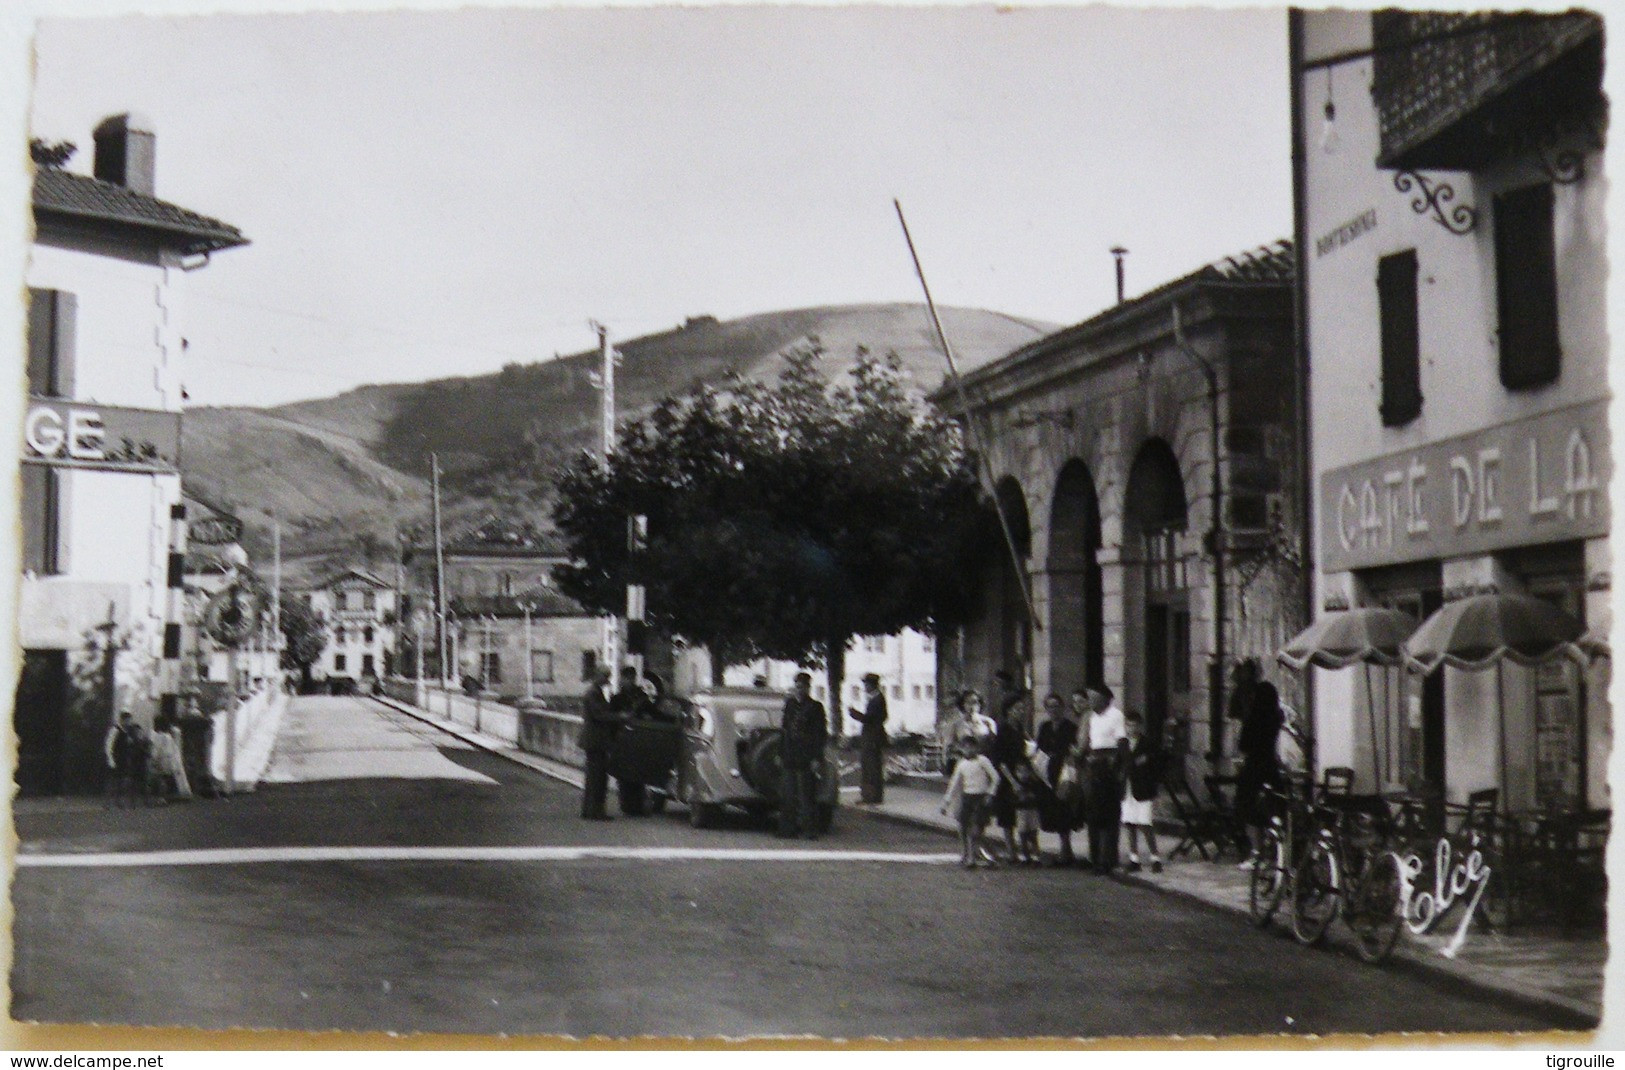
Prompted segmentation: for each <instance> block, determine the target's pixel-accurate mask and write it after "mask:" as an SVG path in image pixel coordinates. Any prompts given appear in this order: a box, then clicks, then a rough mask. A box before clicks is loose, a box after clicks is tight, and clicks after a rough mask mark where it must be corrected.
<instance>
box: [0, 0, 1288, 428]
mask: <svg viewBox="0 0 1625 1070" xmlns="http://www.w3.org/2000/svg"><path fill="white" fill-rule="evenodd" d="M55 7H56V9H57V10H63V8H64V5H62V4H57V5H55ZM34 47H35V61H36V67H35V77H34V83H33V94H32V98H31V104H30V108H29V119H28V121H29V124H30V127H31V130H32V132H33V133H34V134H36V135H38V136H42V137H45V138H47V139H49V140H53V141H57V140H70V141H74V142H76V143H78V144H79V146H80V152H79V154H78V156H77V157H75V159H74V160H73V162H72V163H70V164H69V168H70V170H79V171H88V170H89V168H90V165H91V155H92V154H91V149H92V142H91V137H90V132H91V130H92V128H93V127H94V126H95V125H96V124H97V122H98V121H99V120H100V119H102V118H103V117H105V116H107V115H111V114H116V113H118V112H122V111H129V110H134V111H138V112H141V113H142V114H144V115H146V116H147V117H149V118H150V119H151V120H152V121H153V123H154V126H155V129H156V133H157V146H158V147H157V156H158V165H157V193H158V196H160V197H162V198H164V199H166V200H170V201H173V202H175V203H178V204H180V205H182V206H184V207H187V208H190V209H193V210H195V211H199V212H202V213H204V214H206V215H211V216H215V217H217V218H220V219H223V220H225V221H227V222H229V223H232V224H234V225H236V226H238V227H240V228H241V229H242V230H243V231H244V233H245V234H247V235H248V237H249V238H250V239H251V240H252V244H251V245H249V246H248V247H246V248H242V249H235V250H229V251H226V252H222V253H219V254H217V255H216V256H215V258H214V260H213V262H212V263H211V264H210V265H209V266H208V267H207V268H206V269H205V270H203V271H200V272H197V273H195V274H193V275H191V276H189V277H188V278H187V280H186V281H187V286H188V288H189V290H188V292H189V298H188V309H187V315H186V327H185V334H186V337H187V339H188V342H189V343H190V348H189V351H188V369H187V373H186V384H185V385H186V387H187V390H188V393H189V395H190V398H191V402H190V403H191V404H193V405H206V404H255V405H262V404H277V403H282V402H286V401H291V400H295V399H300V398H308V397H317V396H325V395H330V394H334V393H338V392H340V391H342V390H345V389H349V388H351V387H353V386H356V385H359V384H362V383H368V382H394V381H404V380H422V379H430V378H436V377H441V376H448V375H460V374H480V373H483V372H487V371H492V370H495V369H497V368H500V367H501V366H502V365H503V364H505V363H509V362H515V361H518V362H531V361H536V360H543V359H548V358H550V357H552V356H553V355H554V354H555V353H560V352H563V353H570V352H578V351H580V350H583V349H586V348H589V347H590V346H591V345H592V344H593V343H594V335H593V332H592V329H591V327H590V326H589V321H591V320H599V321H602V322H604V323H605V324H607V325H608V326H609V327H610V329H611V331H612V333H613V335H614V336H615V337H618V338H623V339H624V338H629V337H635V336H637V335H640V334H645V333H649V332H651V331H656V330H661V329H666V328H669V327H672V326H675V325H677V324H679V323H681V322H682V321H683V320H684V319H685V318H686V317H688V316H693V315H699V314H711V315H715V316H718V317H721V318H730V317H734V316H741V315H748V314H752V313H757V312H766V311H773V310H778V309H787V308H799V307H805V306H811V305H824V304H838V303H861V302H891V301H918V300H920V290H919V283H918V281H917V280H916V278H915V276H914V274H913V268H912V265H911V263H910V261H909V259H908V252H907V248H906V246H905V245H904V243H903V238H902V234H901V231H900V229H899V227H898V223H897V219H896V216H895V214H894V211H893V207H892V199H893V198H894V197H895V198H898V199H899V200H900V201H901V203H902V205H903V208H904V210H905V212H906V213H907V215H908V219H909V225H910V227H911V229H912V230H913V233H914V237H915V241H916V243H917V245H918V247H919V251H920V255H921V257H922V259H923V261H924V266H925V270H926V274H927V277H928V279H929V281H930V283H931V288H932V292H933V295H934V296H935V297H936V299H937V300H938V301H939V302H941V303H943V304H947V305H956V306H968V307H978V308H986V309H991V310H995V311H998V312H1004V313H1009V314H1012V315H1017V316H1024V317H1031V318H1035V319H1040V320H1046V321H1050V322H1054V323H1057V324H1065V323H1073V322H1077V321H1079V320H1082V319H1086V318H1088V317H1089V316H1090V315H1092V314H1094V313H1095V312H1098V311H1099V310H1100V309H1102V308H1104V307H1106V306H1107V305H1109V304H1110V303H1112V301H1113V299H1114V296H1115V294H1114V287H1115V283H1114V277H1113V267H1112V258H1111V255H1110V253H1109V250H1110V249H1111V247H1112V246H1114V245H1121V246H1125V247H1127V248H1128V249H1129V255H1128V259H1127V272H1128V289H1129V292H1130V294H1133V293H1135V292H1139V291H1141V290H1146V289H1150V288H1152V287H1154V286H1156V285H1158V284H1159V283H1161V282H1164V281H1166V280H1168V279H1171V278H1174V277H1177V276H1179V275H1181V274H1184V273H1186V272H1188V271H1191V270H1194V269H1195V268H1197V267H1199V266H1200V265H1202V264H1203V263H1206V262H1208V261H1211V260H1214V259H1217V258H1219V257H1222V256H1225V255H1228V254H1231V253H1235V252H1239V251H1241V250H1244V249H1248V248H1252V247H1256V246H1258V245H1262V244H1265V243H1267V242H1271V241H1274V240H1276V239H1280V238H1285V237H1288V236H1289V235H1290V233H1291V169H1290V158H1289V146H1288V125H1287V124H1288V108H1287V92H1288V81H1287V74H1286V63H1287V56H1286V16H1285V12H1284V9H1259V10H1207V11H1202V10H1173V9H1149V10H1147V9H1138V10H1136V9H1112V8H1102V7H1089V8H1026V9H1023V8H1015V9H1005V10H1003V11H995V10H994V9H992V8H948V7H916V8H834V7H830V8H820V7H806V8H749V7H745V8H741V7H732V8H687V9H682V8H655V9H624V8H609V9H599V8H578V9H562V10H561V9H551V10H541V9H484V10H481V9H470V10H460V11H449V10H446V11H411V12H391V13H378V12H351V13H340V14H336V13H332V12H318V13H308V14H273V15H242V14H212V15H203V16H184V17H183V16H171V17H116V18H87V17H71V18H70V17H51V18H46V19H44V20H42V21H41V22H40V24H39V29H38V33H37V36H36V38H35V42H34Z"/></svg>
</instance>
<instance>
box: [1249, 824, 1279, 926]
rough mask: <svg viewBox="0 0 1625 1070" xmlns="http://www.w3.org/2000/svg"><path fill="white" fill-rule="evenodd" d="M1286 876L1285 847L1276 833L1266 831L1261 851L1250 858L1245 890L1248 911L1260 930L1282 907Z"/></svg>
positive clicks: (1269, 830) (1271, 830)
mask: <svg viewBox="0 0 1625 1070" xmlns="http://www.w3.org/2000/svg"><path fill="white" fill-rule="evenodd" d="M1287 876H1288V872H1287V865H1286V844H1285V843H1283V842H1282V840H1281V834H1280V832H1279V831H1277V830H1276V829H1273V828H1271V829H1267V830H1266V831H1265V832H1264V846H1263V849H1262V850H1260V851H1259V852H1258V854H1257V855H1256V856H1255V857H1254V858H1253V872H1252V879H1251V881H1250V882H1249V883H1248V887H1247V909H1248V911H1249V912H1250V913H1251V914H1252V918H1253V924H1254V925H1256V926H1258V927H1259V928H1260V929H1262V928H1263V927H1264V926H1266V925H1268V924H1269V923H1270V919H1271V918H1273V917H1274V916H1275V911H1276V909H1277V908H1278V907H1279V906H1280V905H1281V895H1282V893H1283V892H1284V891H1285V890H1286V886H1287Z"/></svg>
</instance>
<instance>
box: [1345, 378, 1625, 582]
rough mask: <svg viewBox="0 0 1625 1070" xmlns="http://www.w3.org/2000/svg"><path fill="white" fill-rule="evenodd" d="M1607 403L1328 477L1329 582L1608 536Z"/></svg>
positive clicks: (1562, 411)
mask: <svg viewBox="0 0 1625 1070" xmlns="http://www.w3.org/2000/svg"><path fill="white" fill-rule="evenodd" d="M1610 473H1611V465H1610V460H1609V451H1608V403H1607V402H1606V401H1594V402H1587V403H1586V404H1583V405H1575V406H1571V407H1569V408H1566V409H1558V410H1557V411H1555V412H1548V413H1542V414H1541V415H1539V416H1532V417H1529V418H1528V419H1525V420H1516V421H1513V422H1512V423H1506V424H1500V425H1498V426H1496V427H1491V428H1487V429H1485V430H1483V431H1478V432H1475V433H1473V434H1471V435H1462V436H1460V437H1457V438H1450V439H1443V440H1441V441H1439V442H1431V443H1428V444H1427V445H1425V446H1421V447H1418V448H1417V449H1415V450H1409V451H1406V452H1403V453H1393V454H1388V455H1387V456H1384V457H1379V458H1377V459H1375V460H1370V461H1362V462H1361V463H1359V464H1354V465H1349V466H1348V467H1346V468H1338V469H1333V470H1332V471H1329V472H1326V473H1324V474H1323V475H1322V476H1321V477H1320V503H1319V505H1320V555H1321V568H1322V569H1323V570H1324V571H1326V572H1342V571H1345V570H1348V569H1356V568H1371V567H1374V566H1378V565H1390V564H1398V563H1400V562H1404V561H1422V560H1427V559H1430V558H1441V557H1458V556H1466V555H1469V554H1480V553H1488V552H1490V551H1492V550H1499V549H1504V548H1506V547H1511V546H1528V545H1533V544H1536V543H1543V542H1556V541H1559V540H1563V539H1586V538H1595V537H1598V536H1602V535H1606V534H1608V513H1609V510H1608V480H1609V476H1610Z"/></svg>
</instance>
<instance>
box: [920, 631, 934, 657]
mask: <svg viewBox="0 0 1625 1070" xmlns="http://www.w3.org/2000/svg"><path fill="white" fill-rule="evenodd" d="M920 649H921V650H923V651H925V652H926V653H927V654H935V653H936V652H937V637H936V636H934V635H922V636H920Z"/></svg>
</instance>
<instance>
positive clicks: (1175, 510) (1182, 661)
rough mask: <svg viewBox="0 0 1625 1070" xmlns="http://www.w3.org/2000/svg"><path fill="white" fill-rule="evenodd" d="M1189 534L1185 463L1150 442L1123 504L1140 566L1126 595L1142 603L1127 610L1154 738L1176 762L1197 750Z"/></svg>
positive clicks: (1126, 536) (1127, 545)
mask: <svg viewBox="0 0 1625 1070" xmlns="http://www.w3.org/2000/svg"><path fill="white" fill-rule="evenodd" d="M1186 526H1187V515H1186V501H1185V480H1184V477H1183V476H1182V475H1181V474H1180V471H1179V460H1178V458H1176V457H1175V456H1174V451H1173V447H1171V446H1169V445H1168V443H1167V441H1166V440H1164V439H1160V438H1153V439H1150V440H1148V441H1147V442H1146V443H1145V445H1143V446H1141V447H1140V451H1139V453H1137V454H1136V455H1135V457H1134V464H1133V465H1132V466H1131V467H1130V468H1129V475H1128V487H1127V490H1126V492H1125V497H1124V503H1123V543H1124V545H1123V550H1124V554H1125V557H1126V556H1128V555H1129V554H1133V555H1134V558H1135V565H1136V567H1134V568H1133V569H1131V570H1130V575H1129V578H1130V581H1131V582H1130V583H1129V584H1127V585H1126V586H1127V589H1126V590H1125V592H1124V594H1125V596H1126V597H1127V598H1128V599H1129V600H1130V601H1131V602H1137V603H1138V604H1137V605H1133V604H1131V605H1129V606H1125V609H1128V610H1130V611H1131V612H1132V611H1133V610H1135V609H1138V610H1139V611H1140V614H1139V615H1140V616H1141V621H1140V623H1141V628H1140V629H1139V630H1140V634H1141V636H1142V637H1143V638H1142V643H1141V645H1140V659H1139V660H1140V665H1139V672H1138V674H1137V675H1138V680H1139V683H1140V687H1139V689H1138V690H1139V695H1140V700H1141V701H1142V702H1143V703H1144V705H1145V717H1146V730H1147V733H1148V734H1149V735H1151V736H1152V737H1153V738H1158V739H1165V740H1166V742H1167V744H1168V745H1169V747H1170V748H1171V749H1172V750H1173V751H1174V752H1175V753H1177V754H1184V753H1187V752H1188V750H1189V747H1190V742H1191V740H1190V735H1189V727H1190V697H1191V611H1190V585H1189V582H1188V575H1187V571H1186V562H1185V559H1184V557H1183V555H1182V553H1181V551H1180V546H1179V536H1180V535H1181V534H1183V533H1184V531H1185V528H1186ZM1131 656H1132V655H1131ZM1130 672H1131V673H1132V672H1133V669H1132V668H1131V669H1130Z"/></svg>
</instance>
